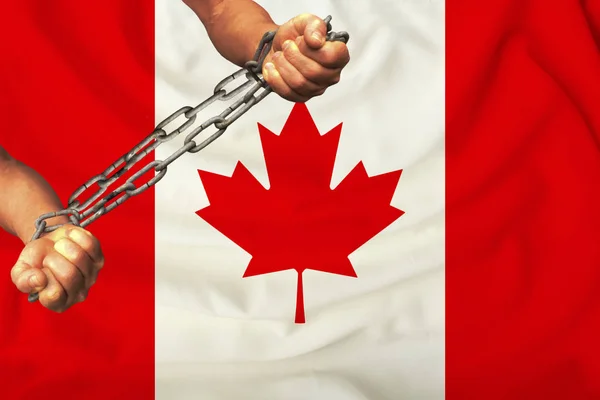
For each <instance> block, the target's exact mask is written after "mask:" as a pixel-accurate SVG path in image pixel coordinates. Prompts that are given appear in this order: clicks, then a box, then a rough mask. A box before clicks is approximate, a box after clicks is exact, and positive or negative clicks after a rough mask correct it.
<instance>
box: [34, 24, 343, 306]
mask: <svg viewBox="0 0 600 400" xmlns="http://www.w3.org/2000/svg"><path fill="white" fill-rule="evenodd" d="M324 21H325V23H326V24H327V40H328V41H341V42H344V43H347V42H348V40H349V38H350V36H349V35H348V33H347V32H331V29H332V28H331V16H330V15H329V16H327V17H326V18H325V19H324ZM276 34H277V31H271V32H267V33H265V34H264V35H263V37H262V39H261V40H260V43H259V45H258V47H257V49H256V52H255V54H254V58H253V59H252V60H251V61H248V62H247V63H246V64H245V65H244V67H243V68H241V69H239V70H238V71H236V72H235V73H233V74H232V75H229V76H228V77H226V78H225V79H223V80H222V81H221V82H219V83H218V84H217V86H215V88H214V93H213V95H212V96H210V97H209V98H208V99H206V100H204V101H203V102H201V103H200V104H198V105H197V106H195V107H190V106H185V107H182V108H180V109H179V110H177V111H175V112H174V113H173V114H171V115H169V116H168V117H167V118H165V119H164V120H163V121H162V122H160V123H159V124H158V125H157V126H156V128H155V129H154V131H153V132H152V133H151V134H150V135H149V136H147V137H146V138H145V139H144V140H142V141H141V142H140V143H139V144H137V145H136V146H135V147H134V148H133V149H131V150H130V151H129V152H127V153H126V154H125V155H123V156H122V157H121V158H119V159H118V160H117V161H115V162H114V163H112V164H111V165H110V166H109V167H108V168H107V169H106V170H104V172H102V173H100V174H98V175H96V176H94V177H93V178H91V179H90V180H88V181H87V182H86V183H84V184H83V185H81V186H80V187H79V188H78V189H77V190H76V191H75V192H74V193H73V194H72V195H71V197H70V198H69V201H68V205H67V207H66V208H64V209H63V210H61V211H57V212H51V213H47V214H43V215H41V216H40V217H39V218H38V219H37V220H36V221H35V228H36V231H35V233H34V235H33V237H32V239H31V240H32V241H33V240H36V239H38V238H39V237H40V236H41V235H43V234H44V233H48V232H52V231H54V230H56V229H58V228H59V227H61V226H62V225H63V224H57V225H52V226H48V225H47V223H46V220H47V219H49V218H54V217H57V216H67V217H68V218H69V221H70V223H71V224H73V225H75V226H79V227H82V228H85V227H86V226H87V225H89V224H90V223H92V222H93V221H95V220H96V219H98V218H100V217H101V216H102V215H104V214H106V213H108V212H109V211H112V210H114V209H115V208H116V207H118V206H119V205H121V204H123V203H124V202H125V201H126V200H127V199H129V198H131V197H133V196H136V195H138V194H140V193H143V192H144V191H146V190H148V189H149V188H150V187H152V186H154V185H155V184H156V183H158V182H159V181H160V180H161V179H162V178H163V177H164V176H165V174H166V173H167V167H168V166H169V164H171V163H172V162H173V161H175V160H177V159H178V158H179V157H181V156H182V155H183V154H185V153H197V152H199V151H200V150H202V149H204V148H205V147H206V146H208V145H209V144H211V143H212V142H214V141H215V140H216V139H218V138H219V137H220V136H221V135H222V134H223V133H224V132H225V131H226V130H227V128H228V127H229V126H230V125H231V124H232V123H233V122H234V121H236V120H237V119H238V118H240V117H241V116H242V115H243V114H245V113H246V112H247V111H248V110H249V109H250V108H252V107H254V106H255V105H256V104H258V103H259V102H260V101H261V100H263V99H264V98H265V97H267V96H268V95H269V94H270V93H271V92H272V89H271V87H269V85H268V84H267V83H266V81H265V80H264V78H263V77H262V64H263V62H264V60H265V58H266V56H267V55H268V53H269V51H270V50H271V47H272V44H273V39H274V38H275V35H276ZM242 77H244V78H245V82H243V83H242V84H240V85H239V86H238V87H236V88H235V89H233V90H231V91H230V92H227V90H226V89H225V86H227V85H229V84H230V83H232V82H233V81H236V80H238V79H240V78H242ZM261 89H262V91H261V92H260V93H258V94H257V92H258V91H259V90H261ZM232 99H235V101H233V103H232V104H231V105H229V106H228V107H227V108H225V110H224V111H223V112H222V113H221V114H219V115H217V116H214V117H212V118H209V119H207V120H206V121H205V122H204V123H203V124H202V125H200V126H198V127H197V128H195V129H193V130H192V131H190V132H189V133H188V135H187V136H186V138H185V140H184V144H183V146H182V147H180V148H179V149H178V150H177V151H175V152H174V153H172V154H171V155H170V156H169V157H168V158H166V159H165V160H154V161H151V162H149V163H148V164H146V165H145V166H144V167H143V168H141V169H140V170H139V171H138V172H136V173H135V174H133V175H132V176H130V177H129V178H128V179H127V180H126V181H125V182H124V183H123V184H122V185H120V186H119V187H117V188H116V189H115V190H113V191H112V192H110V193H109V194H107V195H106V196H104V197H102V195H103V194H104V193H105V192H106V190H107V189H108V187H110V186H111V185H113V184H114V183H115V182H116V181H117V180H119V178H120V177H121V176H122V175H123V174H125V173H126V172H127V171H129V170H130V169H131V168H132V167H133V166H134V165H135V164H137V163H138V162H139V161H140V160H142V159H143V158H144V157H145V156H146V155H148V154H149V153H150V152H152V151H154V150H155V149H156V148H157V147H158V146H160V145H161V144H162V143H165V142H168V141H170V140H172V139H174V138H175V137H177V136H178V135H180V134H181V133H183V132H184V131H186V130H187V129H188V128H190V127H191V126H192V125H193V124H194V122H196V116H197V115H198V113H199V112H200V111H202V110H203V109H205V108H206V107H208V106H209V105H211V104H212V103H214V102H216V101H217V100H218V101H228V100H232ZM182 115H183V116H184V117H185V119H186V120H185V122H183V123H181V124H180V125H179V126H178V127H177V128H175V129H167V126H168V125H171V124H172V123H173V122H174V121H175V120H176V119H178V118H180V117H181V116H182ZM211 125H214V126H215V128H216V129H217V131H216V132H215V133H213V134H211V135H210V136H208V137H207V138H206V139H204V140H203V141H202V142H200V143H196V141H195V138H196V136H198V135H199V134H200V133H201V132H203V131H204V130H206V129H207V128H209V127H210V126H211ZM150 170H154V171H155V173H156V174H155V176H154V177H153V178H151V179H150V180H149V181H148V182H146V183H144V184H143V185H140V186H137V185H136V183H135V181H136V180H138V179H139V178H140V177H142V176H143V175H144V174H146V173H147V172H149V171H150ZM94 184H97V186H98V189H97V191H96V192H95V193H93V194H92V195H91V196H90V197H89V198H88V199H87V200H86V201H84V202H83V203H81V202H80V200H78V198H80V197H81V196H82V194H84V193H85V192H86V191H88V189H89V188H90V187H92V186H93V185H94ZM114 199H116V200H114ZM111 200H114V201H113V202H112V203H111V204H108V203H109V202H110V201H111ZM107 204H108V205H107ZM38 297H39V294H38V293H31V294H29V298H28V300H29V302H35V301H37V300H38Z"/></svg>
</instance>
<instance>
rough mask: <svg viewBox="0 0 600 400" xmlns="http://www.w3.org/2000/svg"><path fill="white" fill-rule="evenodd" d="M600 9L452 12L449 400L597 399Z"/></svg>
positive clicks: (458, 7) (499, 3)
mask: <svg viewBox="0 0 600 400" xmlns="http://www.w3.org/2000/svg"><path fill="white" fill-rule="evenodd" d="M599 11H600V7H599V2H598V1H555V2H552V3H549V2H544V1H538V0H529V1H518V0H514V1H512V0H510V1H509V0H492V1H488V2H475V1H458V2H455V3H454V4H452V6H449V7H448V10H447V17H446V18H447V49H446V51H447V64H446V81H447V86H446V88H447V97H446V113H447V114H446V118H447V132H446V157H447V159H446V162H447V186H446V187H447V191H446V198H447V216H446V217H447V219H446V221H447V227H446V239H447V240H446V244H447V253H446V271H447V274H446V280H447V285H446V290H447V293H448V295H447V297H446V312H447V324H446V329H447V331H446V334H447V337H446V345H447V353H446V356H447V361H446V381H447V385H446V395H447V397H448V398H454V399H482V398H485V399H515V400H516V399H528V400H529V399H538V398H540V399H541V398H543V399H597V398H600V384H599V383H600V379H598V378H599V377H600V362H599V360H600V358H599V357H598V355H599V354H600V348H599V347H598V340H597V338H598V334H599V333H600V298H599V297H598V293H599V291H598V290H599V288H600V287H599V284H600V269H599V266H600V246H598V237H599V234H600V210H599V209H598V206H597V205H598V202H599V201H600V187H599V186H598V182H600V157H599V147H598V145H599V143H600V141H599V139H600V136H599V135H600V51H599V47H598V41H597V39H598V33H599V32H598V18H599V17H600V13H599Z"/></svg>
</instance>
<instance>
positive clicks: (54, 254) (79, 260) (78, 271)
mask: <svg viewBox="0 0 600 400" xmlns="http://www.w3.org/2000/svg"><path fill="white" fill-rule="evenodd" d="M103 265H104V257H103V255H102V250H101V249H100V244H99V243H98V240H97V239H96V238H95V237H94V236H92V234H91V233H89V232H88V231H86V230H84V229H82V228H78V227H75V226H73V225H64V226H62V227H60V228H59V229H57V230H56V231H54V232H51V233H48V234H46V235H45V236H42V237H40V238H39V239H37V240H34V241H32V242H30V243H28V244H27V245H26V246H25V248H24V249H23V251H22V252H21V255H20V256H19V259H18V260H17V263H16V264H15V266H14V267H13V269H12V271H11V277H12V281H13V283H14V284H15V285H16V286H17V288H18V289H19V290H20V291H21V292H23V293H39V301H40V303H41V304H42V305H43V306H44V307H46V308H48V309H50V310H52V311H56V312H59V313H60V312H64V311H66V310H67V309H68V308H69V307H71V306H73V305H74V304H76V303H79V302H82V301H83V300H85V299H86V297H87V294H88V291H89V289H90V287H92V285H93V284H94V283H95V282H96V279H97V277H98V272H99V271H100V269H101V268H102V267H103Z"/></svg>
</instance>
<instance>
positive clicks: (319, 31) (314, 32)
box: [294, 14, 327, 49]
mask: <svg viewBox="0 0 600 400" xmlns="http://www.w3.org/2000/svg"><path fill="white" fill-rule="evenodd" d="M296 18H297V19H296V21H294V25H295V26H296V29H297V30H298V32H302V34H303V35H304V41H305V42H306V44H307V45H308V46H309V47H311V48H313V49H320V48H321V47H323V45H324V44H325V38H326V36H327V24H326V23H325V21H323V20H322V19H321V18H319V17H317V16H316V15H310V14H302V15H299V16H298V17H296Z"/></svg>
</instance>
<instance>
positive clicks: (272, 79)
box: [263, 62, 308, 103]
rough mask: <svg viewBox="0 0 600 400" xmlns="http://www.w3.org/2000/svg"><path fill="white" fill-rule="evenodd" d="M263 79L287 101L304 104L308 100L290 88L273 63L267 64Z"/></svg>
mask: <svg viewBox="0 0 600 400" xmlns="http://www.w3.org/2000/svg"><path fill="white" fill-rule="evenodd" d="M263 77H264V78H265V80H266V81H267V83H268V84H269V86H271V88H272V89H273V91H275V93H277V94H278V95H280V96H281V97H283V98H284V99H286V100H289V101H293V102H297V103H303V102H305V101H307V100H308V98H307V97H304V96H302V95H300V94H298V93H295V92H294V90H293V89H292V88H290V87H289V86H288V84H287V83H285V81H284V80H283V78H282V77H281V74H280V73H279V72H278V71H277V69H276V68H275V65H274V64H273V63H272V62H267V63H266V64H265V66H264V68H263Z"/></svg>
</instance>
